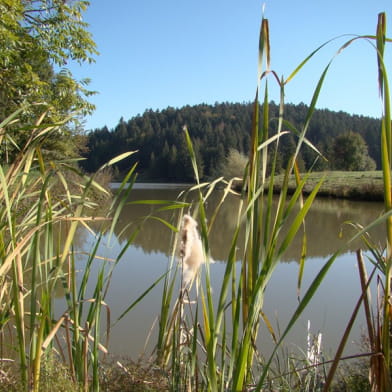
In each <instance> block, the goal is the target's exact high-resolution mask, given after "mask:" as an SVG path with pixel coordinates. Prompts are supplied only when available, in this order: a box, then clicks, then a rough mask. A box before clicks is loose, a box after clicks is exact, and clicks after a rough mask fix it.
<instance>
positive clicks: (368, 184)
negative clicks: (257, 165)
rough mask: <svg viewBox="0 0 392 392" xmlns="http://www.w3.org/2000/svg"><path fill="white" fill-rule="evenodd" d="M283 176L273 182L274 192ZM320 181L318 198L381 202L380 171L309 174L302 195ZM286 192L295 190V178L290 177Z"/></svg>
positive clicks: (381, 180)
mask: <svg viewBox="0 0 392 392" xmlns="http://www.w3.org/2000/svg"><path fill="white" fill-rule="evenodd" d="M283 181H284V175H283V174H281V175H278V176H276V177H275V181H274V192H275V193H279V192H280V190H281V188H282V184H283ZM320 181H322V185H321V188H320V190H319V192H318V196H325V197H336V198H345V199H353V200H368V201H383V200H384V194H383V192H384V185H383V175H382V172H381V171H363V172H354V171H328V172H313V173H310V175H309V177H308V178H307V180H306V184H305V186H304V187H303V193H305V194H309V193H311V192H312V190H313V189H314V187H315V186H316V185H317V184H318V183H319V182H320ZM288 187H289V188H288V190H289V192H290V193H294V192H295V190H296V189H297V184H296V180H295V176H294V175H293V176H290V180H289V185H288Z"/></svg>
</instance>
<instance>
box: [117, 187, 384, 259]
mask: <svg viewBox="0 0 392 392" xmlns="http://www.w3.org/2000/svg"><path fill="white" fill-rule="evenodd" d="M177 195H178V191H175V190H158V191H157V190H155V191H154V190H136V191H134V192H133V193H132V200H156V199H160V200H175V199H176V198H177ZM220 197H221V195H220V193H219V192H216V193H215V194H213V195H212V196H211V198H210V199H209V201H208V203H207V205H206V210H207V215H209V214H210V213H211V212H212V211H213V210H214V209H215V206H216V203H217V202H218V201H219V199H220ZM158 207H159V206H158ZM158 207H157V206H152V205H127V206H126V208H125V209H124V211H123V213H122V216H121V217H120V220H119V224H118V227H117V228H116V232H115V234H116V235H117V237H118V240H119V241H120V242H124V241H126V240H127V239H128V238H129V236H130V235H131V233H132V230H133V229H135V228H136V227H137V225H139V224H141V223H142V221H143V218H144V217H146V216H148V215H151V214H152V215H155V216H159V217H160V218H162V219H165V220H167V221H168V222H170V223H171V224H173V225H174V226H176V225H177V219H178V212H176V211H161V212H156V209H157V208H158ZM239 207H240V199H239V198H238V197H236V196H233V195H230V196H229V197H227V199H226V200H225V202H224V204H223V205H222V207H221V210H220V212H219V214H218V216H217V219H216V221H215V224H214V227H213V230H212V232H211V234H210V247H211V252H212V257H213V259H214V260H217V261H224V260H226V259H227V256H228V253H229V249H230V245H231V239H232V236H233V233H234V230H235V226H236V221H237V213H238V209H239ZM154 211H155V212H154ZM381 212H382V204H380V203H375V202H369V203H366V202H353V201H349V200H335V199H317V200H316V201H315V202H314V205H313V206H312V208H311V210H310V212H309V214H308V217H307V219H306V233H307V257H327V256H328V255H330V254H331V253H332V252H334V251H335V250H337V249H339V248H340V247H341V246H342V245H344V242H345V241H346V240H347V239H349V238H350V237H351V235H353V234H354V229H353V228H351V227H349V225H345V224H344V222H346V221H351V222H355V223H359V224H361V225H363V226H366V225H368V224H369V223H370V222H372V221H373V220H374V219H375V218H377V216H379V215H380V213H381ZM130 223H132V224H131V226H130V227H129V228H128V229H126V230H124V228H125V226H126V225H128V224H130ZM341 229H343V237H342V238H340V237H339V233H340V231H341ZM283 234H284V231H283V232H282V235H283ZM372 236H373V237H374V239H375V240H377V241H382V240H383V237H384V236H385V235H384V226H383V225H380V226H378V227H376V228H375V229H373V230H372ZM301 241H302V235H297V236H296V238H295V239H294V241H293V243H292V244H291V246H290V248H289V249H288V250H287V252H286V253H285V254H284V256H283V261H292V260H298V258H299V255H300V249H301ZM243 242H244V233H241V235H240V238H239V240H238V248H239V253H238V254H239V255H241V247H242V244H243ZM172 244H173V232H172V231H171V230H170V229H169V228H167V227H166V226H165V225H163V224H162V223H160V222H158V221H156V220H154V219H147V220H144V222H143V224H142V228H141V231H140V233H139V235H138V236H137V237H136V239H135V241H134V245H135V246H136V247H141V248H142V249H143V250H144V252H146V253H151V252H161V253H164V254H170V253H171V248H172ZM359 246H361V244H360V242H357V243H355V244H352V245H351V246H350V250H355V249H357V248H358V247H359Z"/></svg>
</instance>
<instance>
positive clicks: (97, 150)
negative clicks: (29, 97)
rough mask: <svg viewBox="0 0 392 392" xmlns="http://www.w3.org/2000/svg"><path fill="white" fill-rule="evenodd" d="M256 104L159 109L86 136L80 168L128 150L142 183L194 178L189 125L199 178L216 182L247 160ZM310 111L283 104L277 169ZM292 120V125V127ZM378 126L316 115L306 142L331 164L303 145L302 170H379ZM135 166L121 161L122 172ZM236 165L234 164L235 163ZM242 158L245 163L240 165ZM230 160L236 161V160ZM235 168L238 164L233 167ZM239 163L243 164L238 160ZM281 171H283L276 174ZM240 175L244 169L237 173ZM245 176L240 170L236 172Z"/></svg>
mask: <svg viewBox="0 0 392 392" xmlns="http://www.w3.org/2000/svg"><path fill="white" fill-rule="evenodd" d="M269 107H270V113H269V119H270V132H271V135H273V134H274V132H276V128H277V118H278V106H277V105H276V104H275V103H274V102H271V103H270V106H269ZM252 111H253V105H252V104H251V103H216V104H215V105H207V104H200V105H196V106H184V107H182V108H179V109H175V108H172V107H168V108H167V109H164V110H161V111H158V110H157V111H153V110H146V111H145V112H144V113H143V114H142V115H138V116H136V117H133V118H131V119H130V120H128V121H125V120H124V119H123V118H121V119H120V121H119V123H118V125H117V126H116V127H115V128H114V129H112V130H109V129H108V128H107V127H103V128H101V129H95V130H94V131H92V132H90V133H89V134H88V150H87V152H86V153H85V158H87V159H86V160H85V161H84V162H83V163H82V165H83V167H84V169H85V170H86V171H88V172H93V171H95V170H97V169H98V168H99V167H100V166H101V165H103V164H104V163H105V162H107V161H108V160H109V159H111V158H112V157H114V156H116V155H118V154H121V153H122V152H125V151H129V150H138V153H137V154H135V155H134V158H133V159H134V161H138V172H139V173H140V177H139V178H140V179H143V180H160V181H191V180H192V179H193V171H192V167H191V163H190V159H189V153H188V151H187V147H186V142H185V138H184V134H183V131H182V129H183V126H184V125H187V127H188V130H189V133H190V136H191V138H192V141H193V145H194V149H195V152H196V156H197V160H198V165H199V171H200V176H201V177H202V178H203V177H204V178H211V177H213V176H217V175H222V174H223V175H225V174H227V173H226V170H227V168H228V166H230V162H228V159H230V157H231V159H234V158H233V152H235V153H236V156H237V161H238V156H239V157H241V156H242V157H244V156H245V155H246V154H247V153H248V152H249V144H250V130H251V122H252ZM307 111H308V107H307V106H306V105H305V104H302V103H301V104H298V105H294V104H287V105H286V106H285V112H284V119H285V125H286V126H284V130H289V131H290V132H289V133H288V134H285V135H284V136H282V138H281V139H280V142H279V166H280V167H279V168H284V167H285V165H286V164H287V162H288V159H289V158H290V156H291V155H292V153H293V152H294V149H295V146H296V138H297V134H296V132H295V130H294V129H295V128H296V129H297V130H298V132H300V131H301V129H302V127H303V124H304V121H305V118H306V115H307ZM288 123H290V124H291V125H290V126H289V125H288ZM379 128H380V121H379V120H376V119H374V118H369V117H364V116H358V115H350V114H348V113H344V112H333V111H330V110H326V109H323V110H316V111H315V112H314V115H313V117H312V120H311V122H310V126H309V129H308V131H307V138H308V140H309V141H310V142H311V143H312V144H314V145H315V146H316V147H317V148H318V149H319V151H320V152H321V153H322V154H323V156H324V157H325V158H326V159H318V160H316V163H315V158H316V157H317V155H316V153H315V152H314V151H313V150H312V149H311V148H309V147H308V146H306V145H304V146H303V148H302V151H301V154H300V159H299V165H300V168H301V169H302V170H306V169H309V168H310V167H312V166H313V170H327V169H330V170H373V169H375V168H379V167H380V154H379V151H380V137H379ZM134 161H133V162H130V161H128V162H122V163H121V164H119V165H118V166H117V168H116V171H117V173H116V174H117V175H119V176H121V174H122V173H123V172H124V171H125V170H127V169H128V168H129V167H130V165H131V164H133V163H134ZM237 161H236V162H237ZM239 161H240V160H239ZM231 163H233V162H231ZM235 164H237V163H235ZM238 165H239V166H241V164H240V163H238ZM279 168H278V169H279ZM239 169H241V170H242V168H239ZM238 174H240V172H239V173H238Z"/></svg>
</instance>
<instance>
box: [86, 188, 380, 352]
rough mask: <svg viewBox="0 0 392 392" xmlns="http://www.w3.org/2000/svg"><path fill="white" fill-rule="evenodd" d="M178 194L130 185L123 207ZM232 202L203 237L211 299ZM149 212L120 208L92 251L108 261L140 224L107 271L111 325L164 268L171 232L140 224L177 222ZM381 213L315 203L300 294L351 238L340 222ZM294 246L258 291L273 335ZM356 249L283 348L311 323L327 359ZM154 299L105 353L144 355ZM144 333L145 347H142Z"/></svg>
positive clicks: (345, 311)
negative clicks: (105, 239)
mask: <svg viewBox="0 0 392 392" xmlns="http://www.w3.org/2000/svg"><path fill="white" fill-rule="evenodd" d="M180 192H181V187H180V186H178V185H175V186H171V187H166V188H162V187H161V186H159V185H156V184H155V185H154V186H152V185H149V186H148V187H143V186H141V185H138V186H137V187H136V188H135V189H134V190H133V191H132V194H131V199H130V201H132V200H157V199H160V200H175V199H176V198H177V196H178V194H179V193H180ZM219 198H220V195H219V194H218V193H216V194H214V195H213V196H212V197H211V199H210V200H209V201H208V203H207V205H206V208H207V212H209V211H212V210H214V208H215V204H216V202H217V200H218V199H219ZM240 203H241V200H240V199H239V198H238V197H237V196H230V197H228V198H227V200H226V201H225V203H224V205H223V206H222V209H221V212H220V214H219V215H218V217H217V220H216V223H215V226H214V227H215V228H214V230H213V231H212V233H211V237H210V247H211V253H212V258H213V260H214V263H213V264H211V267H210V269H211V276H212V285H213V287H214V293H215V294H216V296H217V295H218V293H219V286H220V281H221V277H222V276H223V272H224V268H225V260H226V259H227V257H228V252H229V246H230V240H231V236H232V234H233V230H234V228H235V225H236V219H237V211H238V208H239V206H240ZM156 208H157V207H154V206H152V205H140V204H128V205H127V206H126V207H125V209H124V211H123V213H122V215H121V217H120V221H119V225H118V227H117V228H116V231H115V233H114V234H115V235H114V237H113V238H112V239H111V241H110V243H109V244H108V247H105V248H102V249H101V251H100V252H101V255H102V256H105V257H108V258H112V259H115V258H116V256H117V255H118V254H119V252H120V250H121V249H122V248H123V247H124V245H125V244H126V243H127V241H128V239H129V237H130V236H131V233H132V232H133V230H134V229H135V228H136V227H138V225H139V224H140V223H141V222H144V223H143V225H142V226H141V231H140V233H139V235H138V236H137V237H136V238H135V240H134V241H133V243H132V245H131V246H130V247H129V248H128V249H127V250H126V252H125V254H124V256H123V258H122V259H121V261H120V262H119V264H118V265H117V266H116V268H115V269H114V272H113V276H112V280H111V285H110V290H109V292H108V296H107V298H106V302H107V303H108V304H109V306H110V309H111V318H112V321H113V320H115V319H116V317H118V316H119V315H120V314H121V313H122V312H123V310H124V309H126V308H127V307H128V306H129V304H131V303H132V302H133V301H134V300H135V299H136V298H138V297H139V296H140V295H141V294H142V293H143V292H144V291H145V290H146V289H147V288H148V287H149V286H150V285H151V284H152V283H153V282H154V281H155V280H156V279H158V278H159V277H160V276H161V275H162V274H163V273H164V272H165V271H166V269H167V266H168V264H169V263H170V259H171V255H172V252H173V238H174V237H173V232H172V231H171V230H169V229H168V228H167V227H166V226H165V225H163V224H162V223H160V222H159V221H157V220H154V219H147V220H145V217H147V216H149V215H157V216H159V217H161V218H164V219H166V220H168V221H169V222H171V223H172V224H173V225H176V224H177V217H176V215H175V214H174V213H173V211H165V212H163V213H162V212H161V213H158V212H154V210H156ZM195 208H196V205H195V204H192V205H191V206H190V207H189V210H188V211H187V212H189V213H192V211H194V209H195ZM382 209H383V205H382V204H381V203H375V202H371V203H366V202H357V201H355V202H353V201H348V200H334V199H323V198H321V199H318V200H316V201H315V202H314V205H313V207H312V209H311V211H310V213H309V215H308V218H307V220H306V234H307V245H308V246H307V261H306V267H305V275H304V280H303V288H302V292H301V293H302V294H303V293H304V292H305V290H306V288H307V287H308V285H309V284H310V282H311V281H312V280H313V278H314V277H315V276H316V274H317V273H318V271H319V270H320V268H321V267H322V265H323V264H324V263H325V262H326V260H327V259H328V257H329V256H330V255H331V254H332V253H333V252H334V251H336V250H337V249H339V248H341V247H342V246H343V245H344V243H345V241H346V240H347V239H348V238H350V237H351V236H352V235H353V233H354V231H353V229H352V228H351V227H350V225H349V224H348V222H355V223H358V224H361V225H363V226H366V225H367V224H369V223H370V222H371V221H372V220H374V219H375V218H376V217H377V216H379V214H380V213H381V212H382ZM129 224H131V226H130V227H128V225H129ZM372 236H373V237H374V238H375V239H377V240H378V241H383V238H384V227H383V226H380V227H377V228H376V229H375V230H373V231H372ZM80 239H81V241H82V242H83V248H85V249H86V250H88V248H89V246H91V245H92V243H93V242H94V240H93V238H92V237H91V236H90V235H89V234H88V233H83V234H81V237H80ZM242 242H243V237H241V238H240V240H239V242H238V244H239V248H240V249H239V254H241V243H242ZM301 244H302V236H298V237H297V238H296V239H295V240H294V241H293V244H292V245H291V246H290V248H289V249H288V251H287V252H286V253H285V254H284V256H283V257H282V260H281V262H280V264H279V265H278V267H277V268H276V271H275V272H274V274H273V277H272V279H271V282H270V284H269V285H268V287H267V290H266V297H265V302H264V303H265V305H264V312H265V313H266V315H267V317H268V318H269V319H270V321H271V322H272V324H273V326H274V328H276V330H278V329H280V330H281V331H283V329H284V327H285V325H286V323H287V322H288V320H289V318H290V317H291V315H292V313H293V312H294V310H295V308H296V306H297V304H298V300H297V274H298V259H299V256H300V249H301V248H300V247H301ZM360 246H361V243H360V242H356V243H353V244H352V245H350V247H349V248H348V249H347V250H345V251H344V252H342V254H341V255H340V256H339V257H338V259H337V260H336V261H335V263H334V265H333V266H332V268H331V270H330V272H329V274H328V276H327V278H326V279H325V281H324V282H323V283H322V285H321V287H320V289H319V291H318V293H317V295H316V296H315V298H314V299H313V301H312V302H311V304H310V306H309V307H308V309H307V310H306V311H305V312H304V314H303V316H302V317H301V319H300V321H299V322H298V324H297V326H296V328H295V329H294V330H293V332H292V333H291V334H290V335H289V337H288V339H287V342H286V344H287V346H288V347H289V348H290V347H291V348H295V347H302V348H304V347H305V343H306V325H307V320H311V325H312V330H313V332H315V333H316V332H318V331H321V332H322V333H323V346H324V351H325V352H326V354H328V355H330V354H331V352H332V350H333V349H334V348H336V344H337V342H338V340H339V338H340V337H341V335H342V334H343V331H344V327H345V325H346V324H347V322H348V319H349V317H350V314H351V312H352V310H353V308H354V306H355V303H356V301H357V300H358V298H359V296H360V284H359V278H358V271H357V267H356V257H355V253H354V251H355V250H356V249H357V248H358V247H360ZM98 264H99V262H97V266H98ZM238 268H239V263H238ZM161 293H162V285H158V286H157V287H155V288H154V289H153V290H152V291H151V292H150V293H149V294H148V295H147V296H146V297H145V298H144V299H143V300H142V301H141V302H140V303H139V304H138V305H136V307H135V308H134V309H133V310H132V311H131V312H130V313H129V314H127V316H125V317H124V318H123V319H122V320H121V321H120V322H119V323H118V324H116V325H115V326H114V327H113V329H112V333H111V340H110V347H109V349H110V351H111V352H112V353H114V354H117V355H127V356H131V357H132V358H134V359H136V358H137V357H138V356H139V355H140V354H142V353H143V352H144V351H145V350H146V355H149V354H150V353H151V350H152V349H153V347H154V344H155V340H154V338H155V336H156V335H155V332H156V327H155V329H154V328H153V324H154V320H155V321H156V320H157V317H158V314H159V307H160V300H161ZM363 327H364V319H363V315H361V317H360V318H359V320H358V323H357V324H356V326H355V330H354V332H353V334H352V335H351V339H350V347H349V348H348V350H347V352H350V353H354V352H356V351H358V350H359V348H358V346H357V342H358V341H359V340H360V335H361V330H362V328H363ZM151 328H152V330H151ZM264 329H265V328H264ZM263 331H264V330H263ZM263 331H262V333H261V335H260V336H261V337H260V339H261V340H262V344H263V345H264V346H265V347H266V350H267V351H268V350H270V348H271V342H270V338H269V336H268V333H264V332H263ZM150 333H151V337H150V340H149V342H148V343H147V345H146V346H145V343H146V339H147V337H148V336H149V335H150Z"/></svg>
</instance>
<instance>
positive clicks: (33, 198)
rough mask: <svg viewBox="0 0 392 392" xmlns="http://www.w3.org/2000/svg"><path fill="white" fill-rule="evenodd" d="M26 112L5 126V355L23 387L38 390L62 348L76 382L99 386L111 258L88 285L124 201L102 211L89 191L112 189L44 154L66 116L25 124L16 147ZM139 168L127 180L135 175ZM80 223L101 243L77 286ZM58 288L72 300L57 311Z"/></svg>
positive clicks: (0, 215) (0, 132)
mask: <svg viewBox="0 0 392 392" xmlns="http://www.w3.org/2000/svg"><path fill="white" fill-rule="evenodd" d="M21 111H22V110H20V111H17V112H15V113H14V114H13V115H11V116H10V117H8V118H7V119H5V120H4V121H3V122H2V123H1V124H0V146H1V154H2V157H3V161H2V165H1V166H0V182H1V190H0V219H1V222H2V223H1V226H0V254H1V263H0V281H1V296H0V313H1V319H0V321H1V324H0V331H1V335H2V340H1V342H2V347H1V352H2V361H4V360H6V359H7V358H8V357H9V358H8V359H10V360H15V361H16V363H18V365H19V369H20V378H21V384H22V388H23V390H31V391H39V390H40V375H41V369H42V366H43V364H47V363H49V362H48V361H49V358H50V357H52V355H54V353H56V355H55V357H56V358H58V359H61V360H62V361H64V362H65V363H66V364H67V366H68V368H69V373H70V374H71V377H72V378H73V380H74V382H75V383H80V384H81V385H83V386H84V387H83V388H84V390H88V389H89V388H90V387H91V389H93V390H95V391H98V390H99V384H98V366H99V358H100V353H106V351H107V350H106V347H105V345H103V344H102V343H101V340H102V339H101V335H100V334H101V331H102V328H103V327H102V325H101V315H102V313H104V312H105V311H106V314H107V322H106V324H107V326H106V328H109V326H110V310H109V308H108V306H107V305H106V304H105V302H104V298H105V293H106V291H107V286H108V284H109V283H110V279H108V276H106V275H105V271H106V270H107V268H106V263H107V262H106V261H105V260H104V261H103V262H102V261H101V262H102V268H101V269H100V271H99V273H98V276H97V279H96V281H95V284H94V286H93V287H94V289H93V292H92V293H91V296H90V295H87V294H86V287H87V283H88V282H89V281H90V280H91V279H90V270H91V266H92V263H93V262H97V261H96V260H97V259H96V256H97V250H98V249H99V245H100V243H101V240H102V237H103V235H104V232H106V231H108V230H109V231H110V225H111V224H114V223H115V219H114V220H113V219H112V218H111V217H113V216H114V217H115V216H118V214H119V212H120V210H121V206H122V203H121V201H120V200H119V199H118V197H119V196H118V197H115V198H114V200H113V203H112V205H111V206H110V207H109V208H108V209H107V211H106V213H105V214H103V215H100V216H98V215H96V212H95V211H96V210H97V207H98V206H97V204H96V203H95V201H94V199H91V197H90V196H91V195H92V194H94V195H97V194H104V195H105V194H106V196H104V198H105V197H106V198H107V197H108V196H109V193H108V191H107V190H105V189H104V188H103V187H102V186H100V185H99V184H98V183H97V182H96V181H95V180H94V178H93V177H87V176H85V175H84V174H83V173H82V172H80V171H79V170H78V169H77V166H76V165H75V162H72V161H61V160H59V161H54V160H49V159H47V158H46V157H45V155H44V152H43V151H42V145H43V142H44V141H45V139H47V138H55V137H56V134H57V133H58V132H61V128H62V126H63V124H64V123H66V119H65V121H64V123H58V124H54V125H47V124H45V122H44V121H45V114H43V115H42V116H41V117H40V118H39V119H38V120H37V122H36V123H35V124H33V125H32V126H31V127H26V126H25V125H24V126H23V130H24V131H29V132H30V137H29V139H28V140H27V142H26V143H25V144H24V145H22V146H18V145H17V143H16V142H15V140H14V138H13V135H15V134H16V133H17V132H20V129H22V128H18V116H19V114H20V113H21ZM9 145H12V146H13V148H15V147H16V148H17V149H18V150H19V154H18V155H17V156H16V158H15V159H14V160H13V161H12V162H7V160H6V157H7V146H9ZM130 154H132V153H127V154H124V155H123V156H121V157H118V158H117V159H123V158H126V157H127V156H129V155H130ZM117 159H115V160H113V161H112V162H109V163H108V165H105V166H106V167H108V166H110V165H111V164H113V163H114V162H116V160H117ZM103 169H104V168H103ZM134 169H135V167H133V168H132V169H131V170H130V172H129V174H128V176H127V179H129V178H130V177H131V176H133V175H134ZM68 173H69V174H68ZM124 186H125V185H123V187H124ZM100 200H101V201H102V200H103V199H102V198H101V199H100ZM101 210H102V209H101ZM93 225H94V227H93ZM81 227H83V228H84V229H88V230H90V231H91V232H96V233H97V241H96V243H95V244H94V246H93V249H92V250H91V252H89V255H88V257H87V260H86V262H85V269H84V271H83V274H82V277H81V284H80V285H78V284H77V277H76V275H77V272H76V263H77V262H81V258H82V255H81V254H80V252H78V249H77V241H76V237H75V236H76V234H77V232H78V230H79V228H81ZM118 260H119V258H118V259H117V260H116V261H115V262H118ZM105 278H106V280H105ZM90 284H91V283H90ZM59 290H62V291H63V292H64V296H65V299H66V304H67V305H66V308H65V309H64V311H63V313H62V314H60V316H56V315H55V309H54V302H55V298H56V293H57V292H58V291H59ZM4 342H7V345H4ZM64 342H65V343H64ZM4 356H6V357H4Z"/></svg>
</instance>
